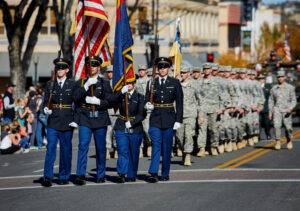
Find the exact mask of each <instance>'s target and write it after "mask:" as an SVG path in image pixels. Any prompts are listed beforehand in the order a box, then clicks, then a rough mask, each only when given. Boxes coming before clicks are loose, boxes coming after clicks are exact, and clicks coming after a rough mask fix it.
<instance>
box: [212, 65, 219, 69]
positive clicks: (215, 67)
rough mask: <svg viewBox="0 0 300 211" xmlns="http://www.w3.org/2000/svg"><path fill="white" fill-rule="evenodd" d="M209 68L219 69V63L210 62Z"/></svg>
mask: <svg viewBox="0 0 300 211" xmlns="http://www.w3.org/2000/svg"><path fill="white" fill-rule="evenodd" d="M211 69H212V70H219V65H218V64H212V66H211Z"/></svg>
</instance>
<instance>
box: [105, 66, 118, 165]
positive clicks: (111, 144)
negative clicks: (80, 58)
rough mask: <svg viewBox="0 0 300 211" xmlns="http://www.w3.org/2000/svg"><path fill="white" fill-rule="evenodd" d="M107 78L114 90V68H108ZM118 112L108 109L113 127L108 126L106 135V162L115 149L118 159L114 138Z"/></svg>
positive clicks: (115, 156)
mask: <svg viewBox="0 0 300 211" xmlns="http://www.w3.org/2000/svg"><path fill="white" fill-rule="evenodd" d="M106 78H107V80H109V83H110V86H111V88H112V89H113V84H112V78H113V68H112V66H108V67H107V69H106ZM117 112H118V111H115V110H114V109H113V108H110V109H108V114H109V118H110V121H111V125H108V126H107V134H106V160H109V159H110V151H111V150H112V149H113V154H114V158H118V152H117V146H116V143H115V138H114V130H113V127H114V124H115V122H116V119H117V117H118V113H117Z"/></svg>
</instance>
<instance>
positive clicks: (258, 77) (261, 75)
mask: <svg viewBox="0 0 300 211" xmlns="http://www.w3.org/2000/svg"><path fill="white" fill-rule="evenodd" d="M265 78H266V76H265V75H263V74H260V75H259V76H257V79H258V80H260V79H265Z"/></svg>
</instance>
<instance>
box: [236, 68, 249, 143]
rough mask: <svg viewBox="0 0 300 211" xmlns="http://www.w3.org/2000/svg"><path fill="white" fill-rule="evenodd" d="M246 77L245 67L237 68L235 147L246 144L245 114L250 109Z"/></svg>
mask: <svg viewBox="0 0 300 211" xmlns="http://www.w3.org/2000/svg"><path fill="white" fill-rule="evenodd" d="M247 80H248V79H247V78H246V69H245V68H239V69H238V79H237V80H236V83H237V85H238V103H237V107H236V111H235V112H236V113H237V114H236V115H237V119H238V124H237V132H238V133H237V138H238V143H237V147H238V149H241V148H243V147H245V146H246V144H247V141H246V139H245V138H246V135H247V133H246V132H247V130H246V124H247V114H248V113H249V111H250V104H251V103H250V99H249V96H250V95H249V86H248V83H247Z"/></svg>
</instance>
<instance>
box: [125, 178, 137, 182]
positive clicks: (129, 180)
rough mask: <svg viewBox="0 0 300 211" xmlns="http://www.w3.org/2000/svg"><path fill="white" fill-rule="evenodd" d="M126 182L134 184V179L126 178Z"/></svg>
mask: <svg viewBox="0 0 300 211" xmlns="http://www.w3.org/2000/svg"><path fill="white" fill-rule="evenodd" d="M126 181H127V182H135V181H136V179H135V178H127V180H126Z"/></svg>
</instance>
